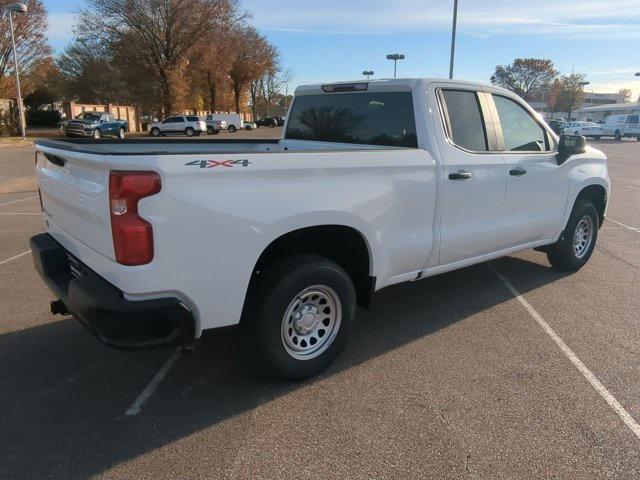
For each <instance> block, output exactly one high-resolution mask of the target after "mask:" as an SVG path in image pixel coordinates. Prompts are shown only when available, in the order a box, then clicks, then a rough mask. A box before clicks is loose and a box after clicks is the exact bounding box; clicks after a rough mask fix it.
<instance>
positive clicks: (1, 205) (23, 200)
mask: <svg viewBox="0 0 640 480" xmlns="http://www.w3.org/2000/svg"><path fill="white" fill-rule="evenodd" d="M34 198H38V195H34V196H33V197H29V198H23V199H22V200H14V201H13V202H7V203H2V204H0V207H4V206H5V205H13V204H14V203H20V202H26V201H27V200H32V199H34Z"/></svg>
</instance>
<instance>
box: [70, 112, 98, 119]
mask: <svg viewBox="0 0 640 480" xmlns="http://www.w3.org/2000/svg"><path fill="white" fill-rule="evenodd" d="M76 119H79V120H83V119H84V120H100V114H99V113H90V112H84V113H81V114H80V115H78V116H77V117H76Z"/></svg>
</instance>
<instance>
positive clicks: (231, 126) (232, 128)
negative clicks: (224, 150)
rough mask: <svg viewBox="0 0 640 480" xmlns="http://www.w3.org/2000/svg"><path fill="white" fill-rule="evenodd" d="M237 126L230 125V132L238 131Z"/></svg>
mask: <svg viewBox="0 0 640 480" xmlns="http://www.w3.org/2000/svg"><path fill="white" fill-rule="evenodd" d="M236 130H237V128H236V127H235V125H229V128H228V131H229V133H236Z"/></svg>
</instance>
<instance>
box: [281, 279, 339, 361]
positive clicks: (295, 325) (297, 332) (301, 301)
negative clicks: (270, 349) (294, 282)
mask: <svg viewBox="0 0 640 480" xmlns="http://www.w3.org/2000/svg"><path fill="white" fill-rule="evenodd" d="M341 321H342V305H341V303H340V298H339V297H338V294H337V293H336V292H335V290H333V289H332V288H330V287H327V286H326V285H314V286H312V287H309V288H305V289H304V290H303V291H301V292H300V293H298V295H296V296H295V298H294V299H293V300H292V301H291V303H290V304H289V306H288V307H287V310H286V311H285V314H284V317H283V318H282V330H281V336H282V345H283V346H284V349H285V351H286V352H287V353H288V354H289V355H290V356H292V357H293V358H295V359H297V360H310V359H312V358H316V357H317V356H319V355H321V354H322V353H324V352H325V351H326V350H327V349H328V348H329V346H331V344H332V343H333V341H334V340H335V338H336V335H337V334H338V331H339V330H340V323H341Z"/></svg>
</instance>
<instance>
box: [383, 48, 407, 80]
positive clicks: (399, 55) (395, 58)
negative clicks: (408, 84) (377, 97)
mask: <svg viewBox="0 0 640 480" xmlns="http://www.w3.org/2000/svg"><path fill="white" fill-rule="evenodd" d="M404 59H405V56H404V55H403V54H402V53H390V54H389V55H387V60H393V78H396V77H397V73H398V60H404Z"/></svg>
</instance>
